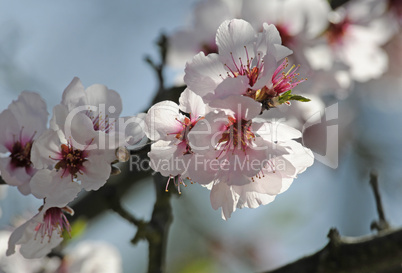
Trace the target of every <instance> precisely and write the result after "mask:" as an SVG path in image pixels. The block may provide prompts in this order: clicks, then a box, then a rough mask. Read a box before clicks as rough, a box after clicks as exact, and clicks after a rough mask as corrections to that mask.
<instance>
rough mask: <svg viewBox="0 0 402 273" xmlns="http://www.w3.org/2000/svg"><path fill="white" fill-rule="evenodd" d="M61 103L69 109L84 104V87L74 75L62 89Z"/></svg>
mask: <svg viewBox="0 0 402 273" xmlns="http://www.w3.org/2000/svg"><path fill="white" fill-rule="evenodd" d="M61 104H63V105H65V106H67V108H68V109H69V110H70V111H71V110H72V109H73V108H75V107H77V106H79V105H85V104H86V97H85V88H84V86H83V85H82V83H81V80H80V79H79V78H77V77H74V79H73V80H72V81H71V82H70V84H69V85H68V86H67V87H66V89H64V92H63V96H62V100H61Z"/></svg>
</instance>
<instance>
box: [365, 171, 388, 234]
mask: <svg viewBox="0 0 402 273" xmlns="http://www.w3.org/2000/svg"><path fill="white" fill-rule="evenodd" d="M370 185H371V188H372V189H373V193H374V198H375V203H376V207H377V212H378V217H379V221H373V222H372V223H371V230H373V229H376V230H377V231H379V232H380V231H383V230H387V229H389V228H390V226H389V224H388V222H387V220H386V219H385V213H384V209H383V207H382V202H381V195H380V190H379V189H378V176H377V174H376V173H375V172H372V173H371V174H370Z"/></svg>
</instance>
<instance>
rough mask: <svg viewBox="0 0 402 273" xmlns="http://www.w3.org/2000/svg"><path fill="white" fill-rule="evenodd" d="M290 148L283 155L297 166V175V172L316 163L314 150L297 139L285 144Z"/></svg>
mask: <svg viewBox="0 0 402 273" xmlns="http://www.w3.org/2000/svg"><path fill="white" fill-rule="evenodd" d="M284 147H286V149H287V150H288V153H287V154H284V155H283V157H284V158H285V159H286V160H288V161H289V162H290V164H292V165H293V167H294V168H295V173H296V174H295V177H296V175H297V174H299V173H302V172H304V171H305V170H306V169H307V168H308V167H310V166H311V165H313V163H314V155H313V152H312V151H311V150H310V149H308V148H306V147H304V146H303V145H301V144H300V143H298V142H296V141H289V142H287V143H285V144H284Z"/></svg>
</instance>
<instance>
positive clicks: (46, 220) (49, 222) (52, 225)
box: [35, 207, 73, 241]
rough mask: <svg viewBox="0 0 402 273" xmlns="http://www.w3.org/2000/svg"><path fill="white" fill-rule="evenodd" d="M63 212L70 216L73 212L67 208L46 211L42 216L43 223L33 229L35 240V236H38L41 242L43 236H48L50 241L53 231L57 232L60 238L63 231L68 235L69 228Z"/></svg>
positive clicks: (54, 208)
mask: <svg viewBox="0 0 402 273" xmlns="http://www.w3.org/2000/svg"><path fill="white" fill-rule="evenodd" d="M63 212H67V213H69V214H70V215H72V214H73V210H72V209H71V208H69V207H64V208H58V207H53V208H50V209H48V210H47V211H46V212H45V215H44V216H43V222H42V223H40V224H38V225H37V226H36V228H35V231H36V235H35V239H36V236H37V235H38V234H40V236H41V237H42V241H43V238H44V237H45V236H48V237H49V240H50V239H51V237H52V234H53V231H54V230H57V233H58V234H59V235H60V236H62V233H63V231H64V230H66V231H67V232H68V234H70V233H71V226H70V223H69V222H68V220H67V218H66V216H65V215H64V213H63Z"/></svg>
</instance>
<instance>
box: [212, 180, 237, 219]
mask: <svg viewBox="0 0 402 273" xmlns="http://www.w3.org/2000/svg"><path fill="white" fill-rule="evenodd" d="M210 199H211V205H212V208H213V209H215V210H217V209H218V208H220V207H221V208H222V218H223V219H224V220H227V219H229V218H230V216H231V215H232V212H234V211H235V210H236V204H237V202H238V200H239V196H238V195H237V194H236V193H234V192H233V190H232V188H231V187H230V186H228V185H227V184H225V183H216V184H214V185H213V187H212V189H211V195H210Z"/></svg>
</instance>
